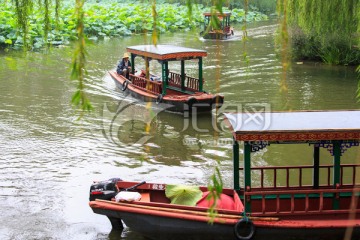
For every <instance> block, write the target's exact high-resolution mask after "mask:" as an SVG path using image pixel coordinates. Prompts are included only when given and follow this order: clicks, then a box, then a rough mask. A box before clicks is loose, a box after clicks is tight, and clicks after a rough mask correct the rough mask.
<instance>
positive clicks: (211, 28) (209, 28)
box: [200, 12, 234, 40]
mask: <svg viewBox="0 0 360 240" xmlns="http://www.w3.org/2000/svg"><path fill="white" fill-rule="evenodd" d="M203 15H204V25H203V30H202V31H201V32H200V35H201V36H202V37H203V38H204V39H217V40H227V39H230V38H231V37H233V36H234V28H233V27H231V26H230V17H231V12H223V13H220V12H217V13H216V14H214V13H211V12H205V13H204V14H203ZM215 18H217V20H216V19H215ZM214 22H215V23H214ZM216 24H218V26H217V27H215V25H216Z"/></svg>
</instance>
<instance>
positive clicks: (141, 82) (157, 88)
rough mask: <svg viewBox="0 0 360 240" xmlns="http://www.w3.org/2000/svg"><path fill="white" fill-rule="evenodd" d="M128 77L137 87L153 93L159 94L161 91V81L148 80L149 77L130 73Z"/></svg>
mask: <svg viewBox="0 0 360 240" xmlns="http://www.w3.org/2000/svg"><path fill="white" fill-rule="evenodd" d="M130 79H131V82H132V84H133V85H134V86H136V87H138V88H141V89H144V90H146V91H148V92H151V93H154V94H160V93H161V92H162V84H161V82H156V81H150V80H149V79H146V78H143V77H138V76H135V75H133V74H130Z"/></svg>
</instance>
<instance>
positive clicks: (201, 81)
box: [199, 57, 203, 92]
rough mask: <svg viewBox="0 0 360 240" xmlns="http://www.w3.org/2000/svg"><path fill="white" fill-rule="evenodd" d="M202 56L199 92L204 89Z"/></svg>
mask: <svg viewBox="0 0 360 240" xmlns="http://www.w3.org/2000/svg"><path fill="white" fill-rule="evenodd" d="M202 65H203V64H202V57H199V92H202V91H203V69H202V67H203V66H202Z"/></svg>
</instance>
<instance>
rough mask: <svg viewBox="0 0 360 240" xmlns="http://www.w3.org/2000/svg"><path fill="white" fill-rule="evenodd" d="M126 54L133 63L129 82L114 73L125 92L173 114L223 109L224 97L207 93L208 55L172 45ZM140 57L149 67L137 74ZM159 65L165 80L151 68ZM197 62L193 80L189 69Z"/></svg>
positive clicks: (140, 48)
mask: <svg viewBox="0 0 360 240" xmlns="http://www.w3.org/2000/svg"><path fill="white" fill-rule="evenodd" d="M126 50H127V52H129V53H130V54H131V63H132V66H131V73H130V74H129V79H127V78H126V77H125V76H123V75H120V74H118V73H117V72H116V71H110V76H111V77H112V78H113V79H114V81H115V83H116V84H117V85H118V87H119V88H120V89H121V90H122V91H124V92H129V93H131V95H132V96H133V97H135V98H137V99H140V100H141V101H144V102H155V103H156V104H160V105H161V106H164V108H165V109H166V110H167V111H171V112H180V113H183V112H185V111H190V112H192V113H193V112H195V111H196V113H200V112H210V111H211V110H212V109H216V108H220V107H221V106H222V104H223V102H224V97H223V96H222V95H219V94H211V93H207V92H206V91H205V90H204V88H203V85H204V79H203V57H206V56H207V52H206V51H204V50H199V49H193V48H187V47H180V46H172V45H157V46H154V45H138V46H130V47H127V49H126ZM137 57H141V58H142V59H143V60H144V65H145V66H141V67H142V69H141V70H140V69H138V70H136V68H137V67H138V66H137V64H136V58H137ZM156 62H158V63H159V64H160V66H161V76H156V75H154V74H152V73H150V71H149V68H150V64H155V63H156ZM196 62H197V67H196V71H197V76H194V77H192V76H190V75H189V73H188V72H189V71H190V70H192V69H190V68H189V69H187V68H186V63H196ZM169 66H170V67H171V69H170V68H169ZM187 70H189V71H187ZM138 73H141V74H138ZM142 74H143V75H142Z"/></svg>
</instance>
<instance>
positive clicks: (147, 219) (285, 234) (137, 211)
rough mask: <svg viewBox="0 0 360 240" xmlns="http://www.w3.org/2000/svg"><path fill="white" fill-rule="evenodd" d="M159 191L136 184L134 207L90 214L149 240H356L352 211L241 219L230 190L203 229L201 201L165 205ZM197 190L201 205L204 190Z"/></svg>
mask: <svg viewBox="0 0 360 240" xmlns="http://www.w3.org/2000/svg"><path fill="white" fill-rule="evenodd" d="M138 185H139V183H137V182H127V181H119V182H117V187H118V189H127V188H130V187H132V186H138ZM165 189H166V184H158V183H141V185H140V186H138V187H137V188H136V191H137V192H138V193H140V194H141V199H140V200H138V201H132V202H115V200H114V199H104V198H102V199H99V198H98V199H95V200H91V201H90V202H89V205H90V207H91V208H92V210H93V212H94V213H97V214H101V215H105V216H107V217H108V218H109V220H110V222H111V224H112V227H113V229H122V227H123V225H122V223H125V225H126V226H127V227H129V228H130V229H131V230H132V231H135V232H138V233H140V234H142V235H145V236H147V237H149V238H151V239H204V240H210V239H214V240H215V239H216V240H221V239H225V240H229V239H240V240H242V238H236V234H241V236H248V235H250V233H251V232H252V231H253V233H254V236H255V238H254V237H252V238H249V239H266V240H272V239H274V240H278V239H281V240H287V239H289V240H290V239H291V240H302V239H303V240H312V239H313V240H322V239H324V240H343V239H344V236H345V235H346V234H347V231H350V232H348V233H349V236H350V238H347V239H354V240H355V239H360V213H359V212H357V211H355V212H351V211H350V210H347V211H345V210H342V211H340V212H337V213H336V214H335V212H333V213H332V212H323V213H322V212H317V213H315V212H313V211H311V210H309V211H308V212H294V213H292V214H285V213H276V212H273V213H266V214H264V213H261V212H259V211H255V212H252V214H251V215H248V216H247V217H246V218H245V219H244V218H243V211H244V205H243V200H241V199H240V197H239V195H238V193H237V192H236V191H234V190H233V189H223V193H222V197H220V201H218V204H220V205H217V210H218V215H216V217H215V218H214V219H213V223H212V224H209V221H210V217H209V215H208V212H207V211H208V209H209V206H210V205H207V206H206V205H205V206H204V205H202V203H201V201H199V202H198V203H197V205H196V206H184V205H177V204H171V203H170V200H169V199H168V198H167V197H166V194H165ZM200 189H201V191H202V192H203V199H206V196H207V195H206V194H205V193H206V192H207V188H206V187H200ZM132 190H134V189H132ZM225 196H226V197H225ZM92 199H94V198H92ZM225 199H228V200H229V199H232V200H230V202H232V204H231V205H224V203H225V202H224V200H225ZM328 200H330V201H332V200H331V199H330V198H329V199H327V198H326V199H324V205H326V204H327V201H328ZM281 201H282V204H285V205H288V204H291V199H282V200H281ZM209 204H210V203H209ZM221 204H223V205H221ZM253 207H254V209H255V208H257V207H256V204H255V205H254V206H253ZM350 216H352V218H353V219H351V217H350ZM240 223H241V224H240ZM243 224H245V226H244V225H243ZM252 226H253V227H254V229H252V228H251V227H252ZM176 237H178V238H176ZM243 239H245V238H243Z"/></svg>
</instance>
